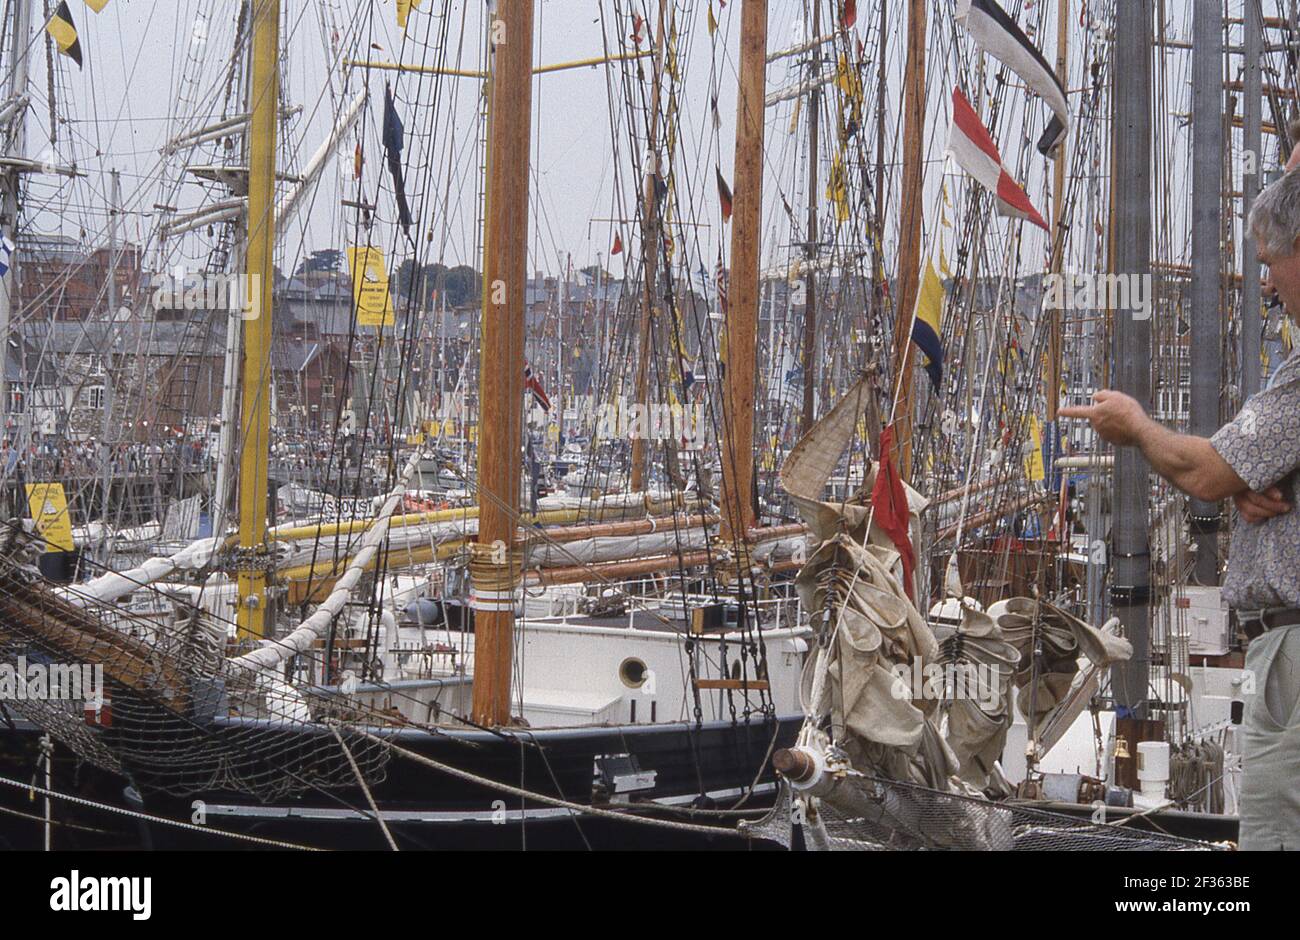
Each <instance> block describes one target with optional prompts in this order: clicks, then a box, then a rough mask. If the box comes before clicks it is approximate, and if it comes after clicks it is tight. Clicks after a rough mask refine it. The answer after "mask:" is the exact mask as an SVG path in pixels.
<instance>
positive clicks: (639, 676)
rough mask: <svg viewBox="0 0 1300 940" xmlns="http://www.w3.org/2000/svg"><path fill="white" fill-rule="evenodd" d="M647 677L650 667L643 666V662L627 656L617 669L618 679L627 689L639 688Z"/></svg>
mask: <svg viewBox="0 0 1300 940" xmlns="http://www.w3.org/2000/svg"><path fill="white" fill-rule="evenodd" d="M649 675H650V667H649V666H647V665H646V664H645V660H642V659H637V658H636V657H635V656H629V657H628V658H627V659H625V660H623V662H622V664H621V665H619V667H618V677H619V679H620V680H622V682H623V684H624V685H625V686H627V687H628V688H629V689H639V688H641V686H643V685H645V680H646V678H647V677H648V676H649Z"/></svg>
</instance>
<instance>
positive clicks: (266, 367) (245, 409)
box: [236, 0, 280, 640]
mask: <svg viewBox="0 0 1300 940" xmlns="http://www.w3.org/2000/svg"><path fill="white" fill-rule="evenodd" d="M279 53H280V0H255V2H254V3H253V24H252V57H253V68H252V80H251V83H250V87H249V97H250V99H251V102H250V105H251V108H250V110H251V112H252V115H251V117H250V118H249V124H248V126H249V148H248V150H249V153H248V247H247V258H248V281H249V298H250V300H251V306H250V308H249V309H248V310H247V311H246V312H245V315H244V371H243V381H242V390H241V397H240V435H239V439H240V440H241V441H243V451H242V453H241V454H240V472H239V559H240V561H239V568H238V575H237V580H238V586H239V609H238V613H237V614H236V618H237V621H238V624H239V637H240V639H242V640H251V639H259V638H263V637H266V636H268V635H269V631H268V629H267V627H268V623H267V617H266V608H267V603H266V582H267V578H266V565H265V560H266V504H267V488H268V479H267V477H268V473H269V467H268V463H269V452H270V440H271V391H270V390H271V295H272V288H273V281H272V279H273V277H274V269H273V267H272V263H273V260H274V252H275V146H276V139H277V131H276V125H277V121H278V116H279V114H278V113H279V102H280V94H279V90H280V75H279Z"/></svg>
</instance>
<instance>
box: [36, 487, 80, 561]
mask: <svg viewBox="0 0 1300 940" xmlns="http://www.w3.org/2000/svg"><path fill="white" fill-rule="evenodd" d="M27 505H28V506H29V507H30V508H31V512H32V519H33V520H35V522H36V531H37V532H39V533H40V534H41V535H43V536H45V550H46V551H47V552H70V551H73V550H74V549H75V547H76V546H75V545H74V544H73V542H72V520H71V519H70V518H69V517H68V498H67V496H66V495H65V494H64V492H63V484H62V483H28V484H27Z"/></svg>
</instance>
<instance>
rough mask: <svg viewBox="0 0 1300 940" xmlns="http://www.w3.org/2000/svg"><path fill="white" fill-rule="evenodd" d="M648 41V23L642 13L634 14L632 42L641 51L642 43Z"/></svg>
mask: <svg viewBox="0 0 1300 940" xmlns="http://www.w3.org/2000/svg"><path fill="white" fill-rule="evenodd" d="M646 39H647V30H646V21H645V17H643V16H642V15H641V14H640V13H633V14H632V42H633V44H634V45H635V46H636V47H637V48H638V49H640V48H641V43H643V42H645V40H646Z"/></svg>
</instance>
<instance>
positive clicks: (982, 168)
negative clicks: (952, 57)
mask: <svg viewBox="0 0 1300 940" xmlns="http://www.w3.org/2000/svg"><path fill="white" fill-rule="evenodd" d="M948 153H949V154H951V155H952V158H953V159H954V160H956V161H957V165H958V166H960V167H961V168H962V169H963V170H965V171H966V172H967V173H969V174H970V175H971V176H973V177H974V178H975V180H976V182H978V183H979V184H980V185H981V186H983V187H984V188H985V189H987V190H989V191H991V192H993V193H995V194H996V195H997V197H998V212H999V214H1001V215H1009V216H1012V217H1014V218H1017V219H1027V220H1029V221H1030V222H1033V223H1034V224H1035V225H1037V226H1038V227H1039V228H1041V229H1042V230H1043V231H1045V232H1046V231H1049V229H1048V227H1047V223H1046V222H1045V221H1043V217H1042V216H1041V215H1039V214H1038V210H1037V209H1035V208H1034V205H1033V203H1031V202H1030V201H1029V196H1028V194H1026V193H1025V191H1024V190H1023V189H1021V188H1020V184H1018V183H1017V182H1016V181H1015V180H1014V179H1012V178H1011V174H1010V173H1008V172H1007V168H1006V167H1005V166H1003V165H1002V155H1001V154H1000V153H998V147H997V144H995V143H994V142H993V138H992V137H990V136H989V132H988V129H987V128H985V126H984V125H983V123H982V122H981V121H980V119H979V115H977V114H976V113H975V109H974V108H972V107H971V105H970V102H969V101H967V100H966V96H965V95H963V94H962V93H961V89H960V88H953V90H952V128H951V129H950V130H949V134H948Z"/></svg>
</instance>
